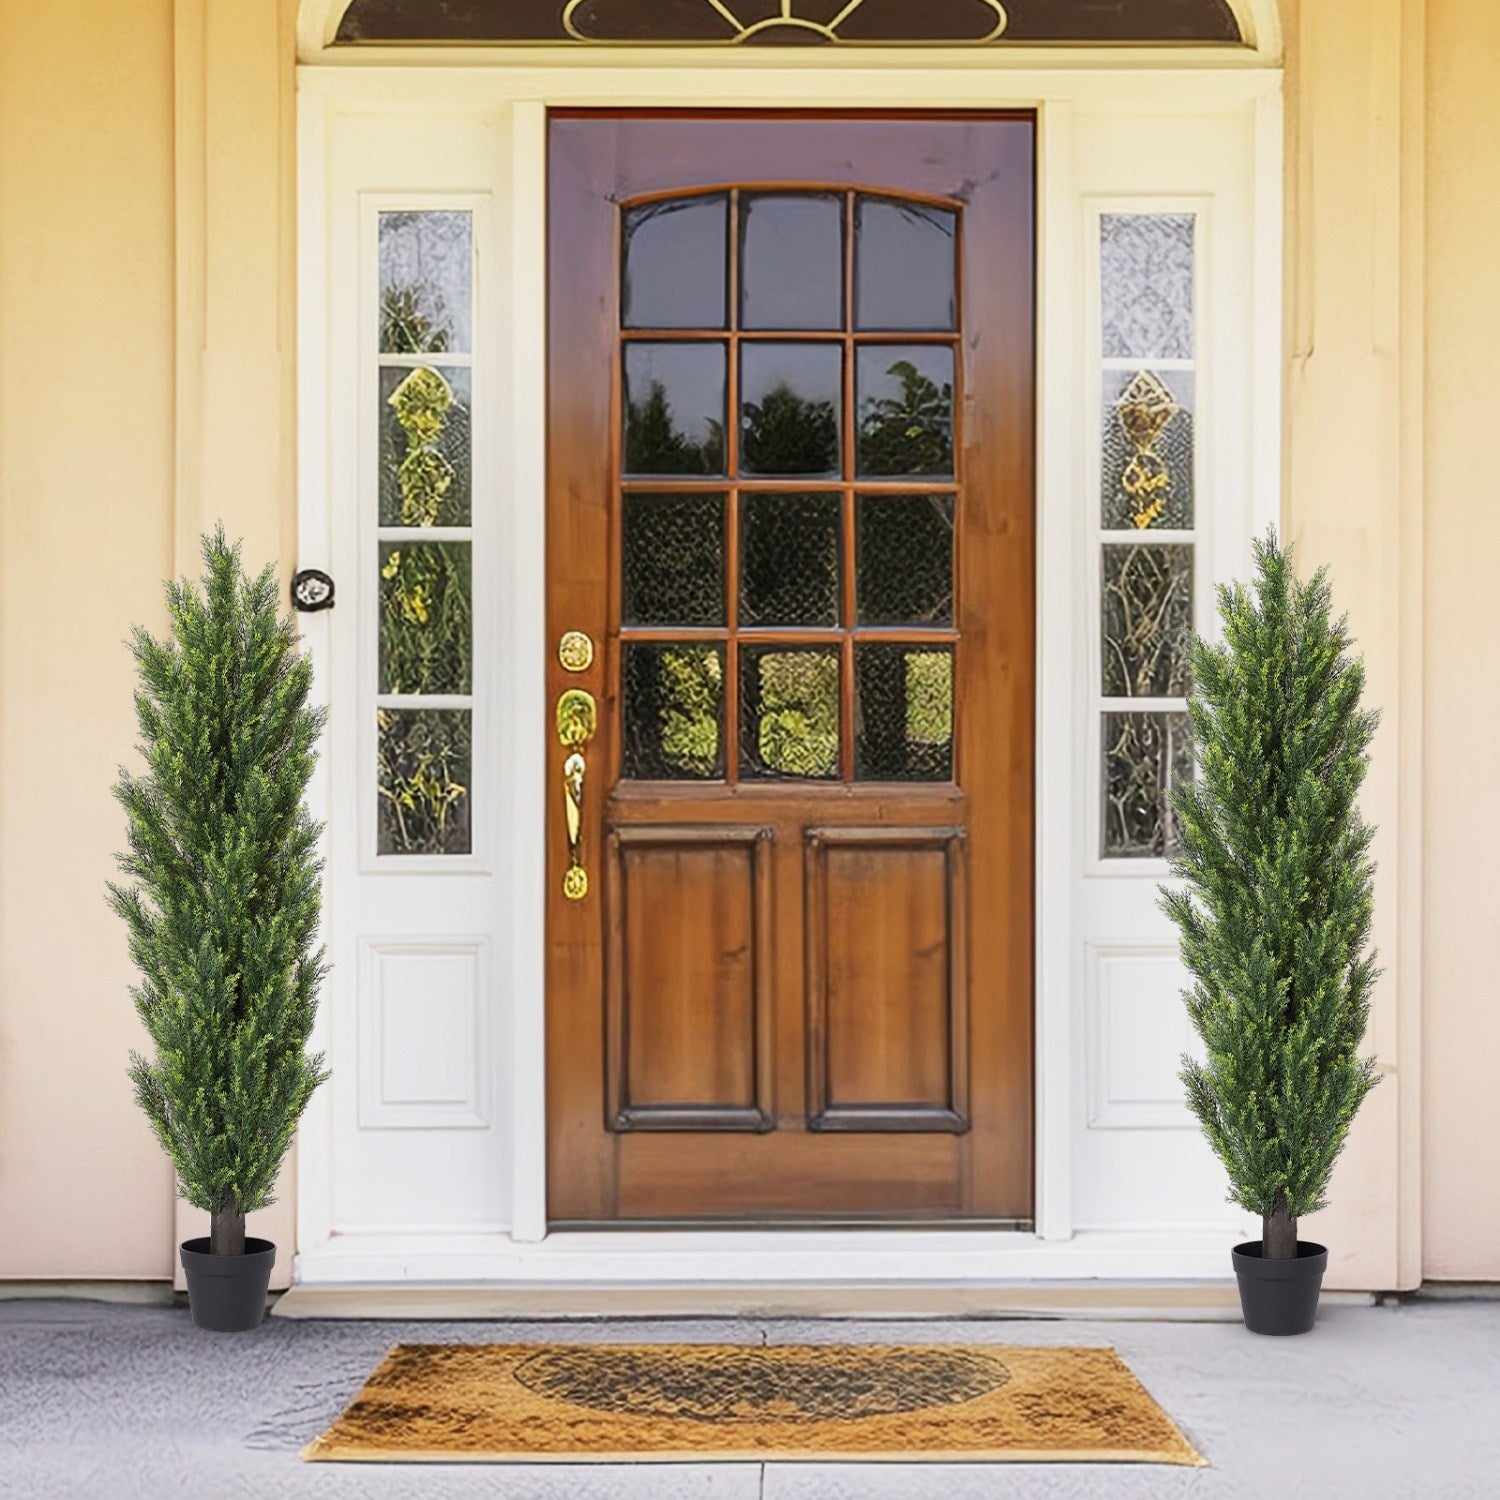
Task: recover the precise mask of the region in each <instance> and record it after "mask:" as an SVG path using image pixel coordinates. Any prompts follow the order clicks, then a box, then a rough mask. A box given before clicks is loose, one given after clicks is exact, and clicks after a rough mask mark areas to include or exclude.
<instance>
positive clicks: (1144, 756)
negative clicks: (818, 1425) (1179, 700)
mask: <svg viewBox="0 0 1500 1500" xmlns="http://www.w3.org/2000/svg"><path fill="white" fill-rule="evenodd" d="M1192 774H1193V739H1192V725H1191V721H1190V720H1189V719H1188V716H1187V715H1186V714H1185V713H1106V714H1105V715H1104V835H1103V853H1104V857H1105V858H1106V859H1121V858H1124V859H1163V858H1165V859H1171V858H1173V857H1175V856H1176V855H1177V854H1178V853H1180V852H1181V849H1180V844H1179V839H1178V830H1177V819H1176V815H1175V814H1174V813H1173V812H1172V809H1171V807H1170V805H1169V804H1168V801H1167V794H1168V792H1169V790H1170V789H1171V786H1172V784H1173V782H1174V781H1183V780H1187V779H1188V778H1190V777H1191V776H1192Z"/></svg>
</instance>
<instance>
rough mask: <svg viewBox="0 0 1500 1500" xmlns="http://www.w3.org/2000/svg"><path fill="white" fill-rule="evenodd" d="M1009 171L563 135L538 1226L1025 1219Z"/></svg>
mask: <svg viewBox="0 0 1500 1500" xmlns="http://www.w3.org/2000/svg"><path fill="white" fill-rule="evenodd" d="M1033 147H1034V125H1033V121H1032V119H1031V118H1030V117H1017V116H1010V117H999V116H963V115H941V116H937V115H927V116H906V115H903V116H858V117H855V116H849V115H830V116H787V115H781V116H774V115H767V114H739V115H729V114H711V115H702V114H699V115H692V116H689V115H681V114H671V113H654V114H637V115H608V116H605V115H598V114H594V115H583V114H572V113H569V114H562V115H554V117H553V119H552V122H551V126H550V172H551V183H550V217H549V224H548V234H549V243H550V277H551V280H550V299H549V308H548V313H549V327H550V334H549V338H550V371H549V390H548V400H549V416H548V420H549V448H548V464H549V477H548V502H547V503H548V518H547V521H548V525H547V548H548V564H547V571H548V577H547V599H548V602H547V614H548V622H549V630H550V638H551V640H550V643H551V646H552V647H554V648H557V654H555V655H554V658H553V660H552V664H551V670H550V679H549V680H550V685H551V698H552V704H551V705H549V711H552V710H553V709H554V708H555V706H556V705H558V704H559V703H560V702H561V701H562V700H563V695H565V694H568V693H570V692H571V693H574V694H577V693H579V692H582V693H586V694H588V695H590V696H591V697H592V698H593V700H594V701H595V703H596V705H597V725H596V727H594V728H593V733H592V738H588V734H589V730H590V728H591V726H590V725H589V724H588V722H587V717H588V716H587V715H586V714H580V713H578V712H576V709H577V705H578V702H579V700H578V699H576V698H574V699H571V700H568V703H569V707H570V708H571V709H572V710H574V711H572V712H569V711H568V710H566V709H565V711H564V714H563V719H564V721H565V723H564V728H565V729H566V730H567V734H566V736H565V737H566V738H567V739H568V740H569V741H570V742H569V743H568V744H566V745H565V744H563V743H561V742H560V737H559V733H558V730H557V728H556V727H555V726H553V725H550V724H549V744H550V745H551V747H552V749H551V753H552V756H553V760H554V766H553V770H552V772H551V777H552V786H553V788H554V792H553V794H552V795H553V796H554V797H555V801H554V802H553V803H552V804H551V805H549V808H548V817H549V826H550V829H551V839H550V842H549V867H548V879H549V887H550V893H549V906H548V933H547V939H548V976H547V982H548V991H547V1032H548V1039H547V1056H548V1075H547V1093H548V1146H549V1149H548V1173H549V1178H548V1182H549V1186H548V1199H549V1214H550V1218H551V1219H552V1221H553V1222H554V1223H568V1222H572V1223H578V1222H601V1221H620V1220H636V1221H651V1220H655V1221H667V1220H708V1221H712V1220H735V1221H749V1222H757V1221H758V1222H787V1221H794V1222H804V1221H850V1220H855V1221H870V1220H874V1221H892V1220H957V1219H965V1220H974V1219H988V1220H999V1221H1007V1222H1013V1223H1025V1222H1027V1221H1029V1220H1030V1219H1031V1215H1032V958H1031V954H1032V874H1031V872H1032V782H1033V660H1034V651H1033V630H1034V625H1033V615H1034V610H1033V595H1034V576H1033V575H1034V556H1033V531H1034V527H1033V410H1034V408H1033V388H1034V381H1033V369H1034V352H1033V343H1034V340H1033V331H1034V270H1033V267H1034V204H1033ZM570 633H571V634H570ZM580 635H581V636H585V637H587V638H588V640H589V641H591V642H592V643H593V644H594V646H595V648H596V649H595V650H594V652H593V654H592V659H591V660H589V659H588V658H589V655H590V653H589V652H588V650H587V649H586V647H585V646H584V645H583V643H582V642H581V641H579V640H578V636H580ZM565 638H567V641H568V644H569V646H570V647H571V649H566V650H565V649H563V646H564V641H565ZM517 707H518V709H519V708H520V706H519V705H518V706H517ZM525 711H530V710H529V709H527V710H525ZM570 818H571V819H572V822H573V827H572V829H571V830H570V828H569V822H570ZM570 832H571V833H573V834H574V835H575V837H574V838H573V839H572V840H571V841H570V837H569V835H570ZM574 862H576V865H577V868H576V869H573V870H571V871H570V863H574Z"/></svg>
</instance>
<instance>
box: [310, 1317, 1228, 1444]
mask: <svg viewBox="0 0 1500 1500" xmlns="http://www.w3.org/2000/svg"><path fill="white" fill-rule="evenodd" d="M302 1456H303V1457H304V1458H308V1459H323V1460H366V1461H369V1462H374V1463H391V1462H399V1461H402V1460H412V1461H423V1462H434V1461H444V1460H451V1461H454V1462H459V1461H464V1460H468V1461H470V1462H480V1463H484V1462H489V1463H548V1462H552V1463H606V1462H615V1463H671V1462H687V1461H700V1462H701V1461H713V1460H725V1461H731V1460H737V1459H755V1460H771V1461H774V1460H778V1459H780V1460H791V1459H801V1460H805V1461H826V1462H844V1461H852V1460H860V1461H862V1462H872V1461H873V1462H880V1461H888V1462H892V1463H896V1462H929V1463H931V1462H938V1463H941V1462H958V1461H965V1462H971V1463H972V1462H981V1463H982V1462H1010V1463H1079V1462H1111V1463H1158V1464H1195V1465H1196V1464H1201V1463H1203V1460H1202V1459H1201V1458H1200V1457H1199V1456H1198V1454H1197V1453H1195V1452H1194V1451H1193V1448H1192V1446H1191V1445H1190V1444H1189V1443H1188V1441H1187V1439H1186V1438H1184V1437H1183V1435H1182V1434H1181V1433H1180V1432H1179V1431H1178V1430H1177V1428H1176V1426H1175V1425H1174V1424H1173V1422H1172V1419H1171V1418H1170V1417H1168V1416H1167V1414H1166V1413H1165V1412H1164V1411H1163V1410H1162V1409H1161V1407H1159V1406H1158V1405H1157V1404H1156V1402H1154V1401H1153V1400H1152V1399H1151V1397H1150V1396H1149V1395H1147V1394H1146V1391H1145V1389H1144V1388H1143V1387H1142V1386H1141V1383H1140V1382H1139V1381H1138V1380H1137V1379H1136V1378H1135V1376H1134V1375H1132V1374H1131V1372H1130V1370H1129V1368H1128V1367H1127V1366H1126V1365H1125V1363H1124V1362H1123V1361H1122V1360H1121V1359H1120V1357H1119V1355H1117V1354H1116V1353H1115V1352H1114V1350H1113V1349H1018V1348H1008V1347H1004V1346H995V1347H974V1346H965V1347H944V1348H865V1347H859V1346H854V1345H839V1346H830V1347H806V1346H802V1347H796V1346H783V1347H772V1348H762V1347H759V1346H748V1347H742V1346H739V1345H727V1344H660V1345H641V1344H633V1345H601V1346H593V1347H590V1346H587V1345H572V1344H567V1345H563V1344H550V1345H541V1346H538V1345H534V1344H532V1345H515V1344H477V1345H464V1344H401V1345H398V1346H397V1347H396V1348H394V1349H392V1350H391V1352H390V1353H389V1354H388V1355H387V1356H386V1359H385V1362H384V1364H382V1365H381V1366H380V1368H379V1369H378V1370H376V1372H375V1373H374V1374H373V1375H372V1376H371V1377H370V1379H369V1381H368V1382H367V1383H366V1384H365V1388H364V1389H363V1390H362V1391H361V1392H360V1393H359V1395H358V1396H356V1397H355V1398H354V1400H353V1402H352V1403H351V1404H350V1406H349V1407H348V1409H347V1410H346V1411H345V1412H344V1414H343V1415H342V1416H341V1417H340V1418H339V1419H338V1421H336V1422H335V1423H334V1424H333V1426H332V1427H331V1428H330V1429H329V1430H328V1431H327V1432H326V1433H324V1434H323V1436H322V1437H320V1438H318V1439H316V1440H315V1441H314V1442H313V1443H311V1444H310V1445H309V1446H308V1447H307V1448H306V1449H304V1451H303V1454H302Z"/></svg>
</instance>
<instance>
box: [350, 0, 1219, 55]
mask: <svg viewBox="0 0 1500 1500" xmlns="http://www.w3.org/2000/svg"><path fill="white" fill-rule="evenodd" d="M1240 40H1241V38H1240V29H1239V23H1238V22H1237V21H1236V20H1235V16H1234V11H1233V10H1232V9H1231V7H1230V5H1229V4H1228V0H1130V3H1129V4H1124V3H1122V0H1003V3H1002V0H786V3H785V8H783V3H782V0H463V3H452V0H449V3H444V4H434V3H433V0H352V3H351V4H350V6H349V8H348V9H347V10H346V11H345V12H344V16H343V19H342V20H341V21H340V23H339V28H338V34H337V41H338V42H340V43H342V44H351V43H360V42H553V43H558V42H564V43H573V44H579V43H582V44H586V45H587V44H602V45H609V44H611V43H614V44H626V45H628V44H643V43H652V42H695V43H698V44H700V45H707V46H713V45H721V46H736V45H749V46H755V45H757V44H764V45H766V46H827V45H830V44H833V45H837V44H840V43H843V44H846V45H852V46H859V45H862V44H863V45H871V44H875V45H879V44H882V43H886V44H888V43H891V42H904V43H907V44H909V45H918V46H920V45H923V44H932V45H938V46H950V47H952V46H984V45H986V44H988V43H1001V44H1003V43H1005V42H1204V43H1217V44H1226V43H1227V44H1233V43H1238V42H1239V41H1240Z"/></svg>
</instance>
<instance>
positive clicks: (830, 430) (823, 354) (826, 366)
mask: <svg viewBox="0 0 1500 1500" xmlns="http://www.w3.org/2000/svg"><path fill="white" fill-rule="evenodd" d="M740 360H741V364H740V402H741V411H740V471H741V473H744V474H766V475H783V476H787V475H790V476H796V477H797V478H799V479H825V478H826V479H837V478H838V477H839V474H840V472H841V470H842V463H841V461H840V454H839V444H840V432H841V430H842V429H841V424H840V414H841V413H842V411H843V405H844V375H843V369H844V351H843V349H842V347H841V346H840V345H838V344H759V343H756V344H744V345H742V346H741V351H740Z"/></svg>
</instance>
